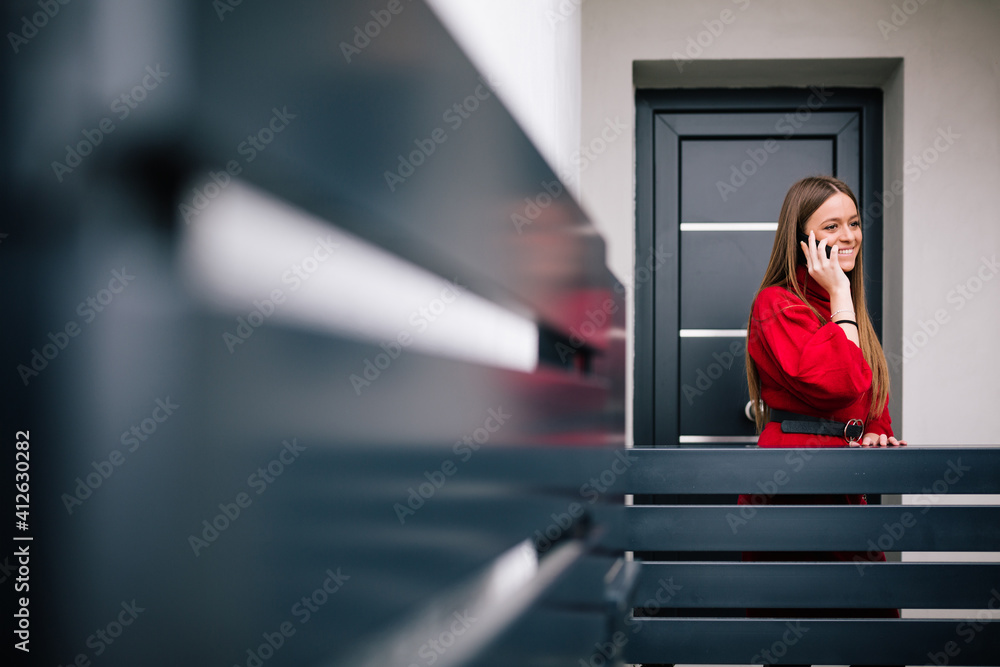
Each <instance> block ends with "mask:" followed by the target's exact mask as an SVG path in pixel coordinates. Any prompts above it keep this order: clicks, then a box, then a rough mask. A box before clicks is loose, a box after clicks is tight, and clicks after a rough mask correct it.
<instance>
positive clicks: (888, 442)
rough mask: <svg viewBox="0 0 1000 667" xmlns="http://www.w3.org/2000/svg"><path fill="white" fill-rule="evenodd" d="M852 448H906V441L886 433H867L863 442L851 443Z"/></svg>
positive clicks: (862, 439)
mask: <svg viewBox="0 0 1000 667" xmlns="http://www.w3.org/2000/svg"><path fill="white" fill-rule="evenodd" d="M850 446H851V447H906V440H897V439H896V438H894V437H892V436H886V434H885V433H882V434H881V435H879V434H878V433H865V435H864V437H863V438H861V442H852V443H850Z"/></svg>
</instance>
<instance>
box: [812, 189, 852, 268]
mask: <svg viewBox="0 0 1000 667" xmlns="http://www.w3.org/2000/svg"><path fill="white" fill-rule="evenodd" d="M802 232H803V233H804V234H806V235H807V236H808V235H809V232H814V233H815V234H816V240H817V241H822V240H823V239H826V243H827V245H828V246H834V245H836V246H839V249H838V252H837V259H838V260H839V261H840V268H841V269H843V270H844V272H845V273H846V272H848V271H850V270H851V269H853V268H854V264H855V262H856V261H857V258H858V252H860V251H861V218H860V217H858V209H857V207H856V206H855V205H854V202H853V201H851V198H850V197H848V196H847V195H845V194H844V193H843V192H836V193H834V194H833V195H832V196H831V197H830V198H829V199H827V200H826V201H825V202H823V204H822V205H821V206H820V207H819V208H818V209H816V211H815V212H814V213H813V214H812V215H811V216H809V219H808V220H806V224H805V228H804V229H803V230H802Z"/></svg>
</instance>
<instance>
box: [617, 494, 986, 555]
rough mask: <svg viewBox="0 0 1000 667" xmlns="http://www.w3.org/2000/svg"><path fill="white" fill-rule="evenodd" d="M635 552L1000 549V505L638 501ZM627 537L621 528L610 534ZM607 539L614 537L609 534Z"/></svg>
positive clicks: (630, 522) (630, 512)
mask: <svg viewBox="0 0 1000 667" xmlns="http://www.w3.org/2000/svg"><path fill="white" fill-rule="evenodd" d="M624 509H625V519H626V524H627V525H626V530H625V536H624V538H623V539H625V541H626V544H623V545H616V544H608V545H607V546H611V547H619V548H624V549H626V550H632V551H656V550H661V551H838V550H852V551H869V550H870V551H1000V506H998V507H992V506H990V507H984V506H968V505H942V506H938V507H925V508H920V507H916V506H906V505H903V506H898V505H897V506H878V505H869V506H861V505H760V506H755V505H680V506H678V505H637V506H629V507H626V508H624ZM613 539H622V538H621V533H620V532H614V533H611V534H610V536H609V538H608V540H613ZM606 543H607V540H606Z"/></svg>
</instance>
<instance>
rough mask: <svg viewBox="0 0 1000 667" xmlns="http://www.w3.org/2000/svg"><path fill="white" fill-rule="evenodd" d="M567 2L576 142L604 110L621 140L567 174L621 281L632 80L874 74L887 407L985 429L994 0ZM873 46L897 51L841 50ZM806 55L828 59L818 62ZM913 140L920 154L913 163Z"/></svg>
mask: <svg viewBox="0 0 1000 667" xmlns="http://www.w3.org/2000/svg"><path fill="white" fill-rule="evenodd" d="M724 11H728V12H729V13H728V14H723V12H724ZM582 15H583V20H582V119H581V144H583V145H586V144H587V143H588V141H589V140H590V139H592V138H595V137H598V136H600V133H601V130H602V129H603V128H604V127H605V124H606V123H607V122H608V121H609V120H612V119H620V120H622V121H624V122H626V123H627V124H628V131H627V133H626V135H628V136H631V137H632V140H631V141H627V140H622V141H617V142H613V143H609V144H607V147H606V149H605V150H604V152H603V153H602V154H601V155H600V156H598V157H597V158H596V159H594V160H593V161H592V163H591V164H589V165H588V167H587V168H586V169H585V170H583V171H582V173H581V189H582V200H583V204H584V207H585V208H586V209H587V210H588V211H589V212H590V213H591V215H592V216H593V218H594V220H595V223H596V224H597V226H598V227H599V228H600V229H601V230H602V231H603V232H604V234H605V236H606V237H607V239H608V242H609V263H610V265H611V267H612V270H614V271H615V273H616V274H617V275H618V276H619V278H620V279H621V280H622V281H623V282H625V283H627V284H631V283H632V278H631V276H632V267H633V257H634V247H633V246H634V228H635V217H634V192H635V164H634V159H635V158H634V156H635V146H634V127H633V126H634V118H635V107H634V89H635V78H634V77H636V76H639V77H640V78H644V79H645V80H644V81H642V82H641V83H643V84H644V85H648V84H650V83H657V82H658V84H657V85H659V86H662V87H679V86H684V87H701V86H719V85H722V86H748V85H751V86H752V85H803V84H805V83H808V82H810V81H808V78H809V77H813V76H815V77H818V78H814V79H812V81H811V82H812V83H827V84H834V85H864V86H872V85H875V86H881V87H883V88H884V89H885V91H886V118H885V123H886V126H885V148H886V164H885V183H884V186H885V187H886V188H888V187H889V186H890V185H891V184H892V183H893V182H894V181H896V180H898V181H900V182H901V184H902V186H903V194H902V196H901V198H900V201H899V202H898V203H896V204H894V205H893V206H892V207H890V208H889V209H888V210H887V213H886V244H885V245H886V252H885V266H886V287H885V299H886V322H885V347H886V351H887V353H891V354H895V355H899V356H900V357H901V358H902V359H901V363H899V364H897V372H896V373H895V374H894V375H895V377H894V393H895V396H894V401H893V405H892V408H893V411H894V415H893V416H894V419H895V421H896V422H897V425H901V426H903V428H901V429H900V430H901V434H902V435H903V436H904V437H905V438H907V439H908V440H910V441H911V443H913V444H927V445H932V444H954V445H958V444H966V445H981V444H994V443H998V442H1000V406H998V404H1000V349H998V342H997V341H998V339H1000V335H998V332H1000V275H997V274H998V272H1000V267H996V266H994V265H992V264H991V263H990V261H992V260H993V258H994V257H997V258H998V259H1000V205H998V203H997V192H998V191H1000V2H989V1H973V0H955V1H951V2H943V1H935V0H925V2H923V3H921V2H920V1H919V0H907V1H906V2H901V1H899V0H896V1H893V2H890V1H888V0H845V1H840V2H829V1H828V0H698V1H688V0H684V1H680V0H679V1H676V2H665V1H663V0H587V2H585V3H584V4H583V11H582ZM704 22H708V25H706V24H705V23H704ZM710 28H714V32H715V33H716V34H712V32H711V30H710ZM699 33H702V34H699ZM699 38H700V41H701V45H698V40H699ZM692 44H695V45H696V46H691V45H692ZM698 48H700V49H701V52H700V53H699V52H698ZM689 56H693V58H692V61H691V62H686V61H685V60H682V58H686V57H689ZM870 58H880V59H886V58H897V59H902V61H901V64H899V63H897V64H896V66H894V67H889V68H887V67H886V66H885V63H886V61H885V60H883V61H881V62H880V63H875V62H874V61H873V63H870V64H869V65H870V66H866V65H865V62H864V61H861V62H860V63H859V62H857V61H850V62H849V61H845V60H844V59H870ZM806 59H836V60H837V61H838V62H836V63H831V67H829V68H825V69H824V67H823V66H822V63H819V67H818V69H817V68H816V67H815V66H814V65H809V64H808V63H807V64H806V65H803V62H802V61H804V60H806ZM775 60H781V61H787V62H784V63H781V62H778V63H776V62H773V61H775ZM635 61H668V62H665V63H664V62H661V63H659V69H658V68H657V64H656V63H648V62H647V63H643V64H641V65H640V66H639V67H637V68H636V67H634V63H635ZM673 61H679V62H680V65H681V67H680V68H678V67H677V62H673ZM727 61H728V62H727ZM733 61H737V62H733ZM738 61H757V62H755V63H743V65H745V67H743V66H741V63H740V62H738ZM768 61H770V62H768ZM657 77H659V79H657ZM941 137H950V138H948V139H944V138H941ZM935 141H937V147H935ZM925 152H926V159H927V161H928V162H930V161H933V163H932V164H928V163H925V162H923V161H920V162H918V159H919V158H920V156H921V155H922V154H924V153H925ZM984 258H985V259H986V260H990V261H984ZM977 274H979V275H977ZM977 288H978V291H976V292H973V291H972V290H975V289H977ZM962 289H964V290H966V293H965V295H963V293H962V291H961V290H962ZM936 316H937V319H938V320H940V321H941V322H943V323H941V324H938V325H937V326H935V325H934V320H935V317H936ZM921 323H923V326H922V324H921ZM630 328H631V322H630ZM629 340H630V341H631V340H633V336H632V335H631V330H630V336H629ZM630 386H631V383H630ZM900 398H902V401H901V402H900Z"/></svg>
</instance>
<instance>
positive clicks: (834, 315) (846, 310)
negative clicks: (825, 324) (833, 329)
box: [830, 308, 854, 322]
mask: <svg viewBox="0 0 1000 667" xmlns="http://www.w3.org/2000/svg"><path fill="white" fill-rule="evenodd" d="M837 313H851V314H852V315H853V314H854V309H853V308H841V309H840V310H835V311H833V314H832V315H830V321H831V322H833V318H835V317H836V316H837Z"/></svg>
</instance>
